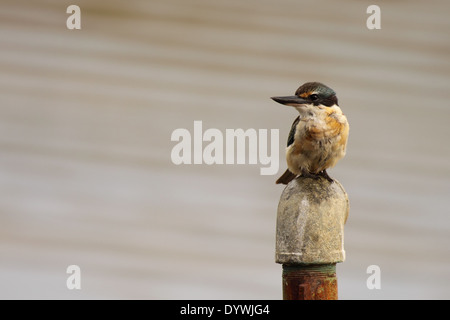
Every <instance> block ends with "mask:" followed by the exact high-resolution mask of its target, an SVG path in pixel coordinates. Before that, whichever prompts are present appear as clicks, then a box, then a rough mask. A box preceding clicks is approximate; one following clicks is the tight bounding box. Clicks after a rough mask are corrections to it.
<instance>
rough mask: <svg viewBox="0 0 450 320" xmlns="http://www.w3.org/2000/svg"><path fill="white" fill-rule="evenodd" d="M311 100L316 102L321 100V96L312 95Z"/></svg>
mask: <svg viewBox="0 0 450 320" xmlns="http://www.w3.org/2000/svg"><path fill="white" fill-rule="evenodd" d="M309 98H310V99H311V100H312V101H316V100H317V99H319V96H318V95H317V94H312V95H310V96H309Z"/></svg>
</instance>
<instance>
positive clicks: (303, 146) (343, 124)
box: [271, 82, 349, 184]
mask: <svg viewBox="0 0 450 320" xmlns="http://www.w3.org/2000/svg"><path fill="white" fill-rule="evenodd" d="M271 99H272V100H274V101H276V102H278V103H281V104H284V105H287V106H291V107H294V108H295V109H297V111H298V112H299V113H300V115H299V116H298V117H297V118H296V119H295V120H294V122H293V123H292V127H291V131H290V132H289V137H288V141H287V148H286V162H287V166H288V169H287V170H286V172H285V173H284V174H283V175H282V176H281V177H280V178H279V179H278V180H277V181H276V183H277V184H279V183H282V184H288V183H289V182H290V181H292V180H293V179H295V178H296V177H297V176H298V175H301V176H304V177H308V178H313V179H318V178H319V177H324V178H325V179H327V180H328V181H330V182H333V181H334V180H333V179H331V178H330V176H329V175H328V173H327V169H328V168H332V167H333V166H334V165H335V164H336V163H337V162H338V161H339V160H340V159H342V158H343V157H344V156H345V152H346V146H347V139H348V132H349V124H348V121H347V118H346V117H345V115H344V114H343V113H342V110H341V108H339V105H338V99H337V97H336V93H335V92H334V91H333V89H331V88H330V87H327V86H326V85H324V84H322V83H320V82H307V83H305V84H303V85H301V86H300V87H299V88H298V89H297V91H296V92H295V95H294V96H285V97H272V98H271Z"/></svg>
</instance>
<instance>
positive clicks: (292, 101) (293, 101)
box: [270, 96, 311, 106]
mask: <svg viewBox="0 0 450 320" xmlns="http://www.w3.org/2000/svg"><path fill="white" fill-rule="evenodd" d="M270 99H272V100H273V101H276V102H278V103H281V104H284V105H287V106H296V105H299V104H309V103H311V102H310V101H308V100H305V99H302V98H300V97H297V96H287V97H271V98H270Z"/></svg>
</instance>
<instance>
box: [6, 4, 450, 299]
mask: <svg viewBox="0 0 450 320" xmlns="http://www.w3.org/2000/svg"><path fill="white" fill-rule="evenodd" d="M71 4H76V5H78V6H79V7H80V8H81V28H82V29H81V30H68V29H67V28H66V20H67V18H68V17H69V14H67V13H66V9H67V7H68V6H69V5H71ZM371 4H378V5H380V7H381V28H382V29H381V30H369V29H368V28H367V27H366V20H367V18H368V17H369V14H367V13H366V9H367V7H368V6H369V5H371ZM0 6H1V10H0V43H1V50H0V132H1V134H0V191H1V197H0V257H1V258H0V298H2V299H281V266H280V265H277V264H276V263H275V262H274V255H275V223H276V212H277V205H278V200H279V197H280V195H281V192H282V190H283V186H280V185H275V180H276V178H278V176H279V175H280V174H281V173H283V172H284V170H285V168H286V164H285V159H284V147H285V141H286V138H287V135H288V132H289V129H290V126H291V123H292V121H293V120H294V118H295V117H296V116H297V114H296V111H295V110H293V109H290V108H287V107H283V106H281V105H279V104H276V103H275V102H273V101H271V100H270V99H269V97H271V96H276V95H291V94H293V93H294V92H295V90H296V89H297V87H298V86H300V85H301V84H302V83H304V82H307V81H320V82H323V83H325V84H327V85H328V86H330V87H331V88H333V89H334V90H335V91H336V92H337V95H338V98H339V102H340V106H341V108H342V110H343V111H344V113H345V114H346V115H347V117H348V119H349V122H350V126H351V130H350V138H349V144H348V150H347V156H346V158H344V159H343V160H341V162H339V163H338V165H337V166H336V167H335V168H334V169H331V170H329V174H330V175H331V176H332V177H334V178H335V179H337V180H339V181H340V182H341V183H342V184H343V185H344V187H345V189H346V191H347V193H348V194H349V197H350V205H351V209H350V215H349V219H348V221H347V225H346V232H345V249H346V255H347V259H346V261H345V262H344V263H341V264H339V265H338V269H337V271H338V283H339V298H340V299H448V298H450V289H449V285H450V248H449V242H450V218H449V214H450V209H449V208H450V164H449V158H450V143H449V137H450V126H449V125H448V121H449V119H450V104H449V99H450V90H449V89H450V59H449V56H450V41H449V40H450V20H449V19H448V13H449V10H450V2H448V1H445V0H436V1H432V3H429V2H427V3H425V2H423V1H419V0H413V1H407V2H406V1H389V2H385V1H383V2H380V3H374V2H372V1H351V0H347V1H339V2H338V1H331V0H326V1H325V0H320V1H298V0H282V1H269V0H247V1H242V0H226V1H225V0H223V1H222V0H220V1H219V0H217V1H211V0H209V1H208V0H151V1H145V0H132V1H118V0H113V1H92V0H91V1H87V0H80V1H76V3H75V2H73V1H46V0H38V1H24V0H2V1H1V4H0ZM194 120H201V121H203V130H206V129H208V128H217V129H219V130H221V131H222V132H225V129H237V128H243V129H244V130H246V129H249V128H254V129H279V130H280V143H279V145H280V151H279V152H280V169H279V173H278V174H277V175H275V176H262V175H260V167H261V165H260V164H258V165H248V164H247V165H206V164H203V165H180V166H176V165H174V164H173V163H172V161H171V158H170V154H171V150H172V148H173V146H174V145H175V144H176V142H172V141H171V140H170V137H171V134H172V132H173V130H175V129H177V128H186V129H188V130H189V131H190V132H191V133H192V132H193V122H194ZM72 264H76V265H78V266H80V268H81V290H68V289H67V287H66V280H67V278H68V276H69V275H68V274H67V273H66V268H67V267H68V266H69V265H72ZM370 265H378V266H379V267H380V269H381V289H380V290H369V289H368V288H367V286H366V281H367V278H368V277H369V274H367V273H366V270H367V267H368V266H370Z"/></svg>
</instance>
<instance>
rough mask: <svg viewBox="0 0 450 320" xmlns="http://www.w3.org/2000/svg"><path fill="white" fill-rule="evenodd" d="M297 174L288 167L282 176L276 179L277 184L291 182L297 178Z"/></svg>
mask: <svg viewBox="0 0 450 320" xmlns="http://www.w3.org/2000/svg"><path fill="white" fill-rule="evenodd" d="M296 176H297V175H296V174H294V173H292V172H291V171H289V169H287V170H286V171H285V172H284V173H283V175H282V176H281V177H279V178H278V180H277V181H276V184H280V183H282V184H288V183H289V182H291V181H292V180H294V179H295V177H296Z"/></svg>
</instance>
